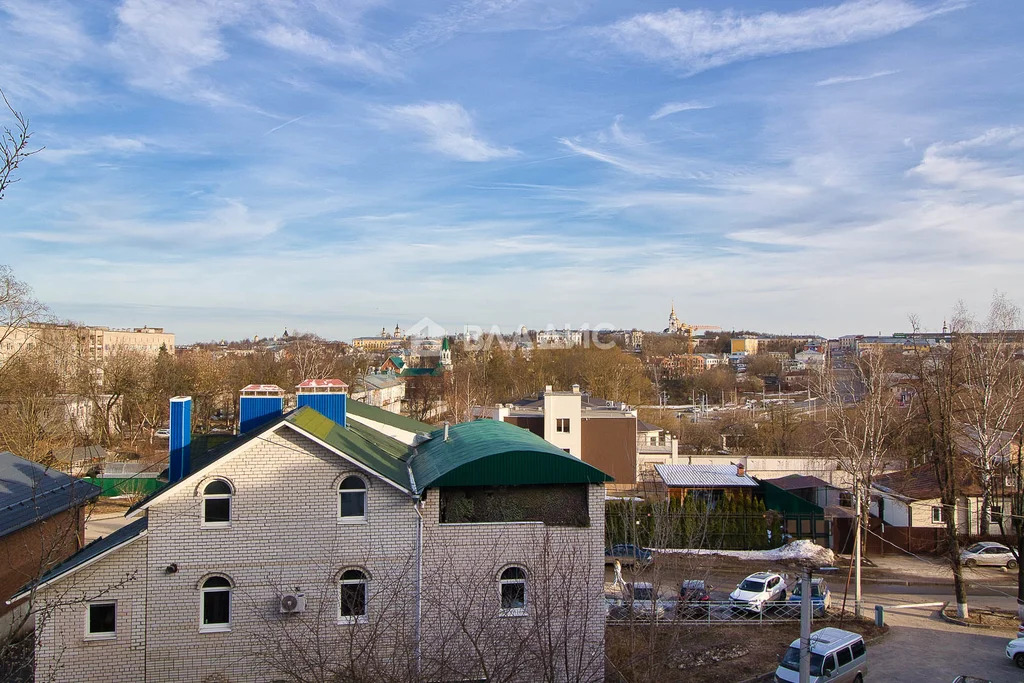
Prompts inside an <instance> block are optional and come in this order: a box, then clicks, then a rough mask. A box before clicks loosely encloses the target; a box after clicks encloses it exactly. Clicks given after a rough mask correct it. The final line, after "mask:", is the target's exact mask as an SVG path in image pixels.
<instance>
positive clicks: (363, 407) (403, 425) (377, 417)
mask: <svg viewBox="0 0 1024 683" xmlns="http://www.w3.org/2000/svg"><path fill="white" fill-rule="evenodd" d="M346 406H347V407H346V410H347V411H348V412H349V413H350V414H352V415H355V416H356V417H361V418H364V419H367V420H373V421H374V422H380V423H381V424H386V425H389V426H391V427H396V428H398V429H403V430H405V431H407V432H412V433H413V434H429V433H430V432H432V431H434V430H435V429H437V427H435V426H434V425H429V424H427V423H426V422H420V421H419V420H414V419H412V418H411V417H406V416H405V415H399V414H398V413H392V412H391V411H390V410H384V409H383V408H378V407H377V406H371V405H368V404H366V403H363V402H362V401H354V400H352V399H351V398H350V399H348V402H347V404H346Z"/></svg>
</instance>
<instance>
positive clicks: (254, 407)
mask: <svg viewBox="0 0 1024 683" xmlns="http://www.w3.org/2000/svg"><path fill="white" fill-rule="evenodd" d="M283 410H284V398H283V397H281V396H241V397H239V400H238V413H239V417H238V432H239V433H240V434H245V433H246V432H247V431H249V430H250V429H255V428H256V427H259V426H260V425H261V424H264V423H267V422H270V421H271V420H273V419H274V418H275V417H277V416H279V415H280V414H281V413H282V412H283Z"/></svg>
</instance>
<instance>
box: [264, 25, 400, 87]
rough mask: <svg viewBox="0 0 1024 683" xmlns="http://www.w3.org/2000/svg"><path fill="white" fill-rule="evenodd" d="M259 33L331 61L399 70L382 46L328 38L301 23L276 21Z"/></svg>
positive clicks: (368, 69)
mask: <svg viewBox="0 0 1024 683" xmlns="http://www.w3.org/2000/svg"><path fill="white" fill-rule="evenodd" d="M257 37H259V38H260V39H261V40H263V41H264V42H265V43H267V44H268V45H272V46H273V47H276V48H279V49H282V50H288V51H289V52H294V53H296V54H300V55H304V56H306V57H312V58H313V59H317V60H320V61H322V62H326V63H329V64H339V65H343V66H348V67H351V68H353V69H355V70H358V71H363V72H367V73H372V74H377V75H390V74H392V73H394V71H395V68H394V66H393V64H392V63H391V62H392V60H393V58H392V56H391V55H390V54H389V53H388V52H387V51H385V50H383V49H381V48H377V47H374V46H367V47H357V46H354V45H337V44H335V43H333V42H332V41H330V40H328V39H327V38H324V37H322V36H318V35H316V34H313V33H310V32H309V31H307V30H305V29H303V28H300V27H297V26H285V25H284V24H274V25H273V26H270V27H268V28H265V29H262V30H260V31H259V32H258V33H257Z"/></svg>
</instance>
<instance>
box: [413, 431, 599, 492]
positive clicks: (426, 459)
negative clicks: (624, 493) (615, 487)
mask: <svg viewBox="0 0 1024 683" xmlns="http://www.w3.org/2000/svg"><path fill="white" fill-rule="evenodd" d="M430 437H431V438H430V440H429V441H426V442H424V443H421V444H420V445H418V446H416V448H415V449H414V452H413V454H412V455H411V456H409V458H408V459H407V462H408V463H409V466H410V467H411V468H412V473H413V477H414V479H415V486H416V488H417V489H418V490H419V491H422V490H424V489H426V488H427V487H429V486H520V485H525V484H584V483H586V484H597V483H603V482H606V481H612V478H611V477H610V476H608V475H607V474H605V473H604V472H602V471H601V470H599V469H597V468H596V467H594V466H593V465H588V464H587V463H585V462H583V461H582V460H580V459H579V458H577V457H575V456H572V455H569V454H568V453H566V452H565V451H563V450H561V449H559V448H558V447H557V446H554V445H552V444H551V443H549V442H547V441H545V440H544V439H542V438H540V437H539V436H537V435H536V434H534V433H533V432H530V431H528V430H525V429H522V428H521V427H516V426H515V425H512V424H508V423H506V422H499V421H497V420H477V421H475V422H462V423H460V424H457V425H452V426H451V427H449V429H448V440H447V441H446V440H445V438H444V430H443V429H439V430H437V431H435V432H432V433H431V434H430Z"/></svg>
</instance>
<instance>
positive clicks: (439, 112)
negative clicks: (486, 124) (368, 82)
mask: <svg viewBox="0 0 1024 683" xmlns="http://www.w3.org/2000/svg"><path fill="white" fill-rule="evenodd" d="M382 113H383V115H384V117H385V119H387V120H388V121H391V122H393V123H397V124H398V125H401V126H405V127H409V128H413V129H415V130H418V131H419V132H421V133H423V134H424V135H426V136H427V140H428V144H429V146H430V147H431V149H433V150H435V151H437V152H440V153H441V154H443V155H445V156H448V157H451V158H453V159H459V160H460V161H491V160H493V159H504V158H508V157H514V156H516V155H518V154H519V152H518V151H517V150H516V149H513V148H512V147H496V146H494V145H492V144H490V143H489V142H487V141H486V140H484V139H483V138H481V137H480V135H479V133H477V131H476V126H475V125H474V124H473V119H472V117H471V116H470V115H469V112H467V111H466V110H465V109H464V108H463V106H462V105H461V104H459V103H457V102H423V103H421V104H407V105H402V106H396V107H389V108H386V109H384V110H382Z"/></svg>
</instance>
